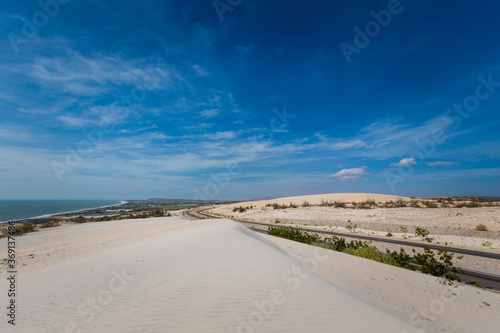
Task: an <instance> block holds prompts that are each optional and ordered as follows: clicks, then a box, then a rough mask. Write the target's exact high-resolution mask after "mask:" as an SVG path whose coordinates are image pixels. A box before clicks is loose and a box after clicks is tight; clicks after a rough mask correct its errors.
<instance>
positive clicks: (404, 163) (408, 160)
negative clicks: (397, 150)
mask: <svg viewBox="0 0 500 333" xmlns="http://www.w3.org/2000/svg"><path fill="white" fill-rule="evenodd" d="M415 164H417V161H415V159H414V158H403V159H402V160H401V161H399V162H397V163H391V166H393V167H399V166H409V165H415Z"/></svg>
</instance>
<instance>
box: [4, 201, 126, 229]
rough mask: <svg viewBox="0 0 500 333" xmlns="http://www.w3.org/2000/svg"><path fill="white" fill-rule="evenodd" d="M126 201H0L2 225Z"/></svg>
mask: <svg viewBox="0 0 500 333" xmlns="http://www.w3.org/2000/svg"><path fill="white" fill-rule="evenodd" d="M123 202H126V201H125V200H92V199H87V200H67V199H62V200H46V199H41V200H36V199H32V200H16V199H3V200H0V223H6V222H9V221H18V220H25V219H33V218H42V217H47V216H52V215H56V214H67V213H72V212H78V211H83V210H87V209H94V208H102V207H108V206H115V205H118V204H120V203H123Z"/></svg>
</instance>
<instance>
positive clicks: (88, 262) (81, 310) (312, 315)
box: [0, 218, 417, 333]
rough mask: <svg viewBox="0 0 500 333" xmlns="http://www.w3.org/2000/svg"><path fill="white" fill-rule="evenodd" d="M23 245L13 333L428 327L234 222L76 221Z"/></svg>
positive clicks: (32, 237)
mask: <svg viewBox="0 0 500 333" xmlns="http://www.w3.org/2000/svg"><path fill="white" fill-rule="evenodd" d="M0 246H1V247H2V249H3V248H5V247H6V244H5V239H3V240H1V241H0ZM17 247H18V251H19V253H18V256H19V257H18V258H19V264H18V266H19V267H18V271H19V273H18V279H19V285H18V290H19V294H18V299H17V302H18V318H17V325H16V326H15V329H13V328H12V327H7V328H8V329H9V331H16V332H17V331H19V332H30V333H32V332H51V333H53V332H397V333H402V332H417V329H415V328H413V327H411V326H410V325H409V324H407V323H405V322H404V321H403V320H401V319H398V318H396V317H395V316H393V315H391V314H388V313H386V312H384V311H381V310H380V309H377V308H376V307H374V306H372V305H369V304H368V303H366V302H363V301H361V300H360V299H358V298H356V297H354V296H353V295H352V294H349V293H347V292H345V291H343V290H341V289H339V288H338V287H337V286H336V285H334V284H333V283H332V282H330V281H329V280H326V279H324V278H322V277H320V276H319V275H317V274H316V273H314V272H313V271H311V270H308V269H307V268H305V267H304V266H302V265H301V264H299V262H298V261H296V260H295V259H292V257H290V256H289V255H287V254H286V253H285V252H284V251H282V250H280V249H279V248H278V247H276V246H275V245H273V244H272V243H270V242H269V241H267V240H265V239H264V238H263V237H261V236H260V235H257V234H255V233H253V232H251V231H249V230H248V229H246V228H245V227H242V226H240V225H238V224H236V223H235V222H232V221H229V220H204V221H187V220H183V219H178V218H157V219H148V220H133V221H113V222H102V223H93V224H86V225H65V226H63V227H59V228H54V229H49V230H43V231H40V232H37V233H33V234H28V235H26V236H23V237H19V238H18V239H17ZM323 257H324V253H323V254H322V253H321V252H317V253H315V255H314V256H313V258H311V261H310V262H309V265H308V266H310V268H313V269H314V268H316V264H318V263H319V262H320V261H321V260H322V258H323ZM314 260H316V262H315V261H314ZM319 264H320V263H319ZM5 268H6V267H5V265H4V267H2V270H5ZM1 287H2V290H5V287H6V282H5V279H2V282H1ZM4 297H5V295H2V300H3V299H4ZM4 303H5V302H2V304H4ZM0 325H1V327H2V331H4V329H5V328H6V326H7V324H6V320H3V322H2V323H1V324H0Z"/></svg>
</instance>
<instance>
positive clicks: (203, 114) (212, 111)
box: [200, 109, 220, 119]
mask: <svg viewBox="0 0 500 333" xmlns="http://www.w3.org/2000/svg"><path fill="white" fill-rule="evenodd" d="M219 112H220V110H219V109H210V110H203V111H201V112H200V116H201V117H203V118H207V119H209V118H213V117H215V116H217V115H218V114H219Z"/></svg>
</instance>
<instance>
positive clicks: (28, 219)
mask: <svg viewBox="0 0 500 333" xmlns="http://www.w3.org/2000/svg"><path fill="white" fill-rule="evenodd" d="M61 201H64V200H61ZM68 201H69V200H68ZM78 201H85V200H78ZM89 201H91V200H89ZM110 201H111V200H110ZM117 201H118V200H117ZM126 203H128V201H125V200H121V201H120V202H119V203H117V204H113V205H104V206H97V207H90V208H83V209H77V210H70V211H64V212H56V213H50V214H43V215H38V216H33V217H28V218H23V219H15V220H7V221H0V225H2V224H5V223H9V222H14V223H25V222H32V221H33V220H38V219H50V218H54V217H57V216H59V215H64V214H73V213H80V212H86V211H90V210H95V209H103V208H109V207H116V206H121V205H124V204H126Z"/></svg>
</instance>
